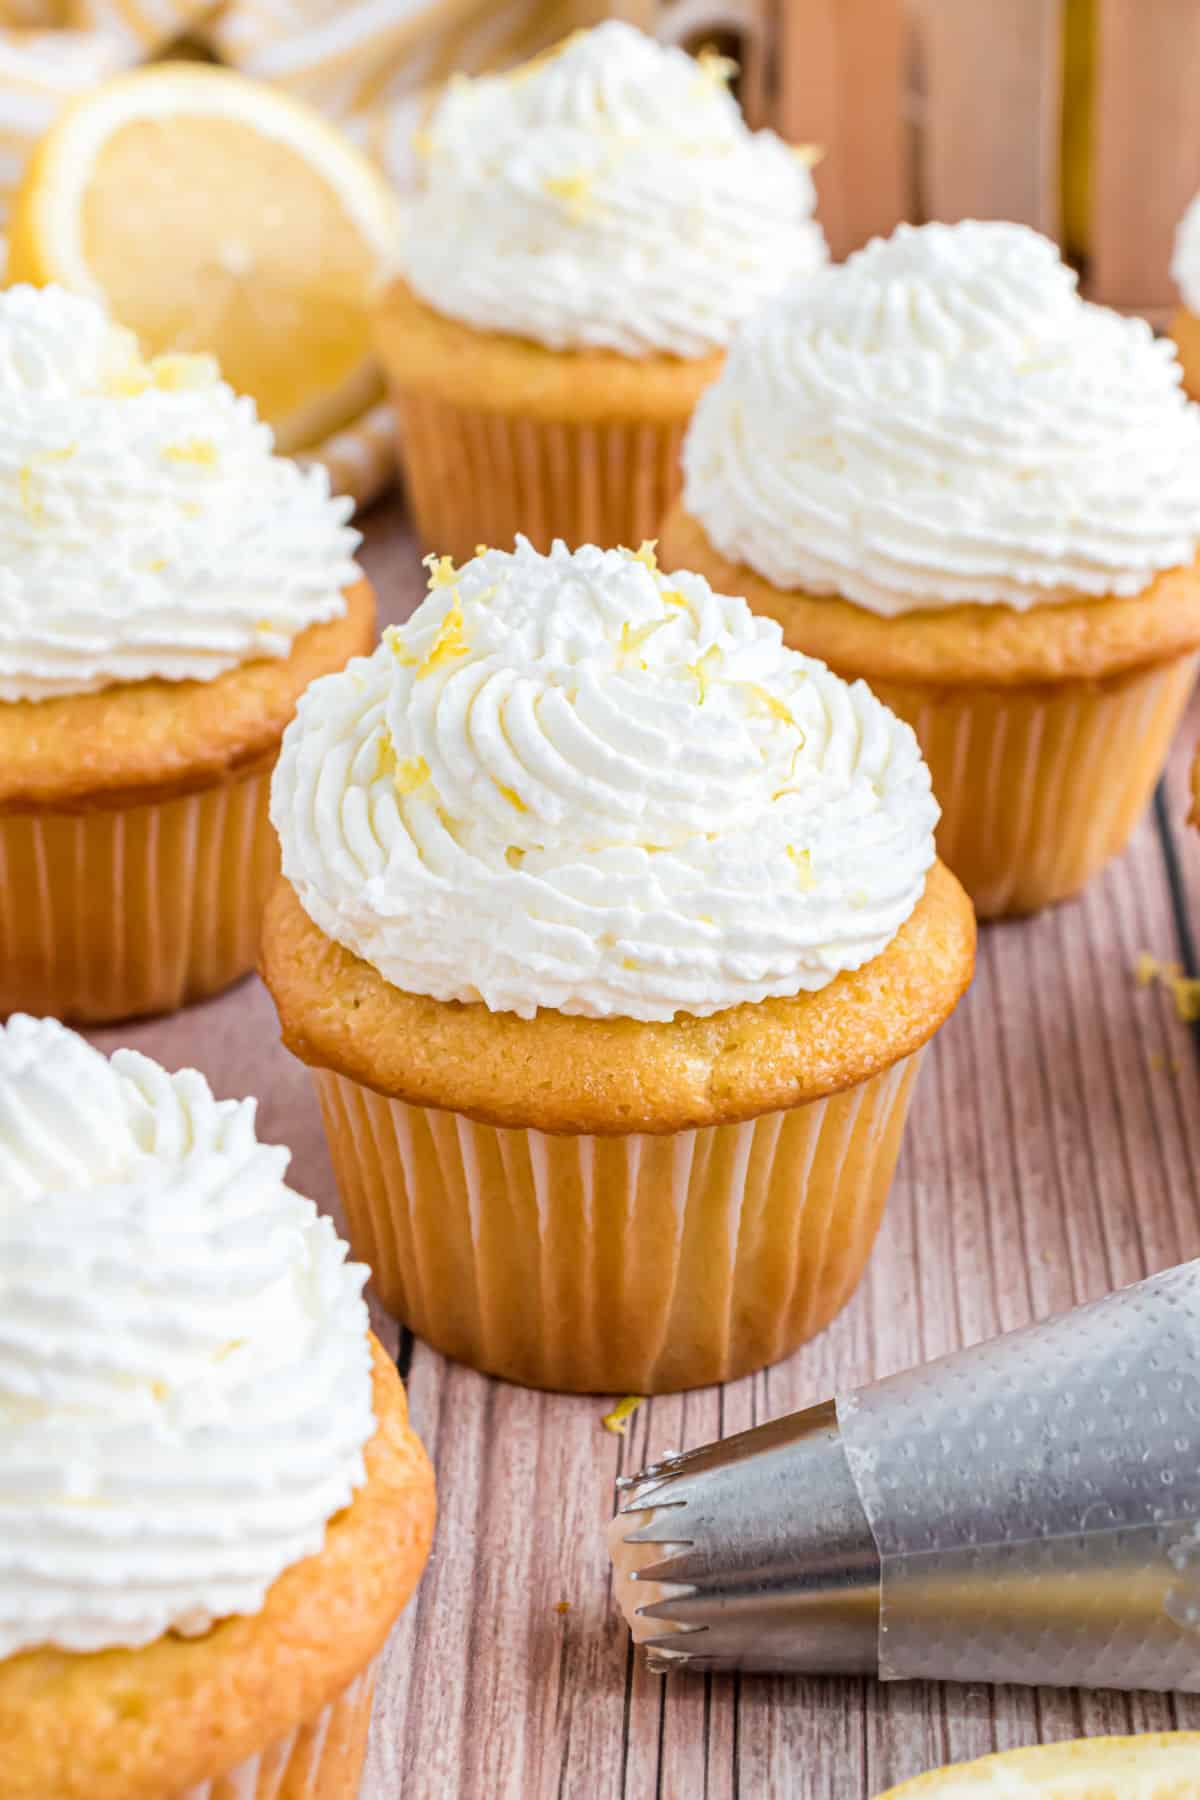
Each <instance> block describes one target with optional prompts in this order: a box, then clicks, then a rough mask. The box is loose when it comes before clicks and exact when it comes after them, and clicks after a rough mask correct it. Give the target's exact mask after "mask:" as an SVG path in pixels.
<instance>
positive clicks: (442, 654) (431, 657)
mask: <svg viewBox="0 0 1200 1800" xmlns="http://www.w3.org/2000/svg"><path fill="white" fill-rule="evenodd" d="M469 649H470V646H469V645H468V644H467V643H465V642H464V639H463V609H462V598H461V596H460V594H459V591H458V589H457V588H455V590H454V599H453V601H452V602H451V604H450V606H449V608H448V609H447V612H446V616H445V618H444V619H443V620H442V622H441V625H440V626H439V627H438V634H437V636H436V637H435V638H434V640H433V647H432V648H431V650H430V652H429V654H428V656H427V657H426V658H425V661H424V662H423V663H422V664H421V666H420V668H419V669H418V670H417V680H418V681H423V680H424V679H425V677H426V676H427V675H432V674H433V672H434V670H435V669H440V668H441V667H442V666H443V664H445V663H448V662H453V661H454V659H455V657H456V656H466V655H467V653H468V651H469Z"/></svg>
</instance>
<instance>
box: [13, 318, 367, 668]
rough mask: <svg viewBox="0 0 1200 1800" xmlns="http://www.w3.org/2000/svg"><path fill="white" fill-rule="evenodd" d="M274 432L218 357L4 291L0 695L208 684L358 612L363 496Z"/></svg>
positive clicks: (283, 652)
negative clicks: (358, 516) (337, 487)
mask: <svg viewBox="0 0 1200 1800" xmlns="http://www.w3.org/2000/svg"><path fill="white" fill-rule="evenodd" d="M272 442H273V440H272V436H271V431H270V428H269V427H268V426H266V425H264V424H262V423H261V422H260V421H259V420H258V418H257V415H256V413H255V410H254V403H253V401H251V400H249V399H246V398H244V397H243V398H239V397H238V396H237V395H235V394H234V392H233V390H232V389H231V388H229V387H227V386H226V385H225V383H224V382H223V381H221V380H220V378H219V375H218V373H217V367H216V364H215V363H214V362H213V361H212V359H211V358H209V357H199V356H164V357H158V358H156V359H155V360H154V361H153V362H150V363H146V362H143V361H142V359H141V357H140V356H139V354H138V350H137V344H136V341H135V339H134V338H133V336H132V334H131V333H129V332H127V331H125V330H123V329H121V328H120V327H117V326H114V325H112V324H110V322H109V321H108V319H107V317H106V316H105V314H104V312H103V309H102V308H101V307H99V306H98V305H97V304H96V303H95V302H94V301H92V300H87V299H83V298H81V297H79V296H77V295H74V294H67V293H64V292H63V291H62V290H61V289H56V288H44V289H37V288H31V287H15V288H10V289H9V290H8V291H7V292H6V293H0V701H7V700H39V699H43V698H46V697H47V696H50V695H55V694H79V693H86V692H89V691H92V690H95V689H97V688H103V687H108V686H111V685H113V684H114V683H118V682H135V681H143V680H146V679H148V678H149V677H152V676H158V677H161V678H162V679H164V680H167V681H207V680H210V679H211V678H212V677H213V676H216V675H219V674H221V673H223V672H224V671H225V670H226V669H232V668H234V667H235V666H236V665H237V664H239V663H243V662H246V661H249V660H251V659H253V658H257V657H280V656H286V655H287V653H288V651H289V650H290V648H291V646H292V643H293V641H294V639H295V638H296V637H297V636H298V635H299V633H300V632H302V631H304V630H305V629H306V628H307V627H308V626H309V625H313V624H316V623H317V622H318V621H320V620H324V619H332V618H337V617H338V616H339V615H340V614H341V613H342V612H344V610H345V598H344V593H343V590H344V589H345V588H346V587H347V586H348V585H349V584H350V583H351V582H352V581H353V580H354V579H355V577H356V573H357V571H356V569H355V566H354V562H353V554H354V550H355V547H356V546H357V543H358V535H357V533H355V532H354V531H352V530H350V529H349V527H348V526H347V523H346V521H347V519H348V518H349V515H350V512H351V510H352V503H351V502H350V501H349V500H347V499H333V498H332V497H331V496H330V491H329V477H328V475H327V474H326V473H325V471H324V470H323V469H319V468H313V469H309V470H306V471H301V469H300V468H299V467H298V466H297V465H296V464H295V463H293V462H290V461H288V460H287V459H286V458H284V457H281V456H276V455H275V454H274V453H273V450H272Z"/></svg>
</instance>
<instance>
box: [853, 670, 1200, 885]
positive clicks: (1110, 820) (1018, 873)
mask: <svg viewBox="0 0 1200 1800" xmlns="http://www.w3.org/2000/svg"><path fill="white" fill-rule="evenodd" d="M1196 665H1197V658H1196V657H1195V656H1184V657H1178V658H1175V659H1173V660H1172V661H1170V662H1166V663H1160V664H1158V665H1156V666H1155V667H1153V668H1149V669H1139V670H1135V671H1134V673H1133V674H1131V675H1122V676H1118V677H1115V678H1114V679H1112V680H1108V681H1086V682H1085V681H1072V682H1062V683H1058V684H1054V685H1047V686H1045V687H1021V688H1013V689H1005V688H977V687H957V688H937V687H934V686H932V685H931V686H915V685H914V686H909V685H904V686H899V685H893V684H891V683H890V682H886V681H884V682H878V683H872V686H873V687H874V688H875V691H876V693H877V694H878V695H879V697H880V699H882V700H884V701H885V702H886V703H887V705H888V706H890V707H891V708H892V709H893V711H894V712H897V713H899V714H900V716H901V718H904V719H907V720H908V722H909V724H910V725H912V727H913V728H914V730H915V731H916V734H917V736H918V738H919V739H920V741H921V749H922V750H923V751H924V754H925V760H926V761H927V762H928V764H929V769H930V773H931V775H932V776H933V791H934V793H935V794H936V795H937V798H938V800H939V801H940V803H941V807H942V820H941V824H940V825H939V827H938V834H937V846H938V854H939V856H940V857H941V858H942V861H943V862H945V863H947V864H948V865H949V867H950V868H951V869H953V871H954V873H955V874H956V875H957V876H958V879H959V880H960V881H961V882H962V884H963V886H964V887H965V888H966V890H967V892H968V894H970V896H971V899H972V900H973V901H974V902H975V909H976V911H977V912H978V914H979V916H980V917H981V918H985V919H986V918H995V917H997V916H999V915H1002V914H1013V913H1029V912H1036V911H1037V910H1038V908H1039V907H1043V906H1048V905H1050V904H1051V903H1052V902H1053V901H1055V900H1063V899H1065V898H1066V897H1067V896H1068V895H1069V894H1074V893H1076V892H1077V891H1078V890H1079V889H1080V888H1081V887H1083V886H1084V884H1085V883H1086V882H1087V881H1089V880H1090V879H1091V877H1092V876H1093V875H1094V874H1096V872H1097V871H1098V870H1099V869H1101V868H1102V867H1103V865H1104V864H1105V863H1106V862H1107V861H1108V860H1109V858H1110V857H1113V856H1116V855H1117V854H1118V853H1119V852H1120V851H1121V850H1123V849H1124V848H1125V845H1126V843H1127V842H1128V841H1129V835H1130V833H1131V832H1132V830H1133V827H1134V825H1135V824H1136V823H1137V820H1138V818H1139V816H1140V815H1141V813H1142V811H1143V809H1144V808H1145V806H1146V804H1147V802H1148V800H1149V799H1150V795H1151V793H1152V792H1153V789H1154V784H1155V782H1156V781H1157V780H1158V778H1159V776H1160V775H1161V774H1162V771H1163V767H1164V765H1165V763H1166V759H1167V751H1168V748H1169V746H1170V742H1171V738H1172V737H1173V735H1174V733H1175V730H1176V727H1177V726H1178V724H1179V722H1180V719H1181V717H1182V715H1183V710H1184V708H1185V706H1186V705H1187V701H1188V696H1189V695H1190V693H1191V690H1192V684H1193V682H1194V680H1195V674H1196Z"/></svg>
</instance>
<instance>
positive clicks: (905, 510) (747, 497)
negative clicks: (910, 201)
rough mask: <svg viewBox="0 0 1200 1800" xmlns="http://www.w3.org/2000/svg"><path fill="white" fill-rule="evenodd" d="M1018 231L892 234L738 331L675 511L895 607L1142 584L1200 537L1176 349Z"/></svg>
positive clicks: (839, 590)
mask: <svg viewBox="0 0 1200 1800" xmlns="http://www.w3.org/2000/svg"><path fill="white" fill-rule="evenodd" d="M1075 286H1076V277H1075V274H1074V272H1073V271H1072V270H1070V269H1068V268H1067V267H1066V266H1065V265H1064V264H1063V263H1062V261H1061V260H1060V258H1059V255H1058V251H1057V249H1056V247H1055V246H1054V245H1053V244H1051V243H1050V242H1049V241H1048V240H1047V239H1045V238H1042V237H1040V236H1039V235H1038V234H1037V233H1036V232H1033V231H1031V230H1029V229H1028V228H1027V227H1025V226H1021V225H1008V224H999V223H980V222H977V221H966V222H964V223H962V224H959V225H942V224H933V225H923V226H919V227H914V226H905V225H901V226H899V227H898V228H897V230H896V231H895V232H894V233H893V235H892V236H891V237H890V238H888V239H875V240H874V241H873V242H872V243H870V244H868V245H867V246H866V247H865V248H864V249H862V250H860V251H857V252H856V253H855V254H854V255H853V256H851V257H850V258H849V259H848V260H847V261H846V262H845V263H844V264H841V265H839V266H838V267H836V268H829V269H825V270H821V271H818V272H817V273H816V274H815V275H814V276H812V277H810V278H809V279H808V280H807V281H806V282H803V283H795V284H793V285H792V286H791V287H790V288H789V289H788V290H787V291H786V292H784V293H782V294H780V295H779V296H777V297H776V298H775V300H774V301H773V302H771V303H769V304H768V305H766V306H765V307H764V308H763V309H762V310H761V312H760V313H759V314H758V315H757V316H756V317H755V318H754V319H753V320H752V321H751V322H750V323H749V324H748V325H747V326H746V327H745V328H744V330H743V331H742V332H741V334H740V335H739V337H738V339H737V340H736V342H735V343H734V345H733V347H732V349H731V351H730V354H729V357H728V359H727V362H726V366H725V369H724V371H723V373H722V374H721V376H720V377H719V378H718V380H717V381H716V382H715V383H714V384H713V385H712V387H710V388H709V389H708V390H707V391H706V392H705V394H704V395H702V397H701V400H700V403H699V406H698V408H697V410H696V413H695V415H694V417H693V421H692V424H691V427H690V429H689V433H688V437H687V440H686V444H685V450H684V470H685V482H684V505H685V506H686V508H687V510H688V511H689V513H691V514H692V516H693V517H694V518H696V519H697V520H699V522H700V523H701V524H702V525H703V527H704V529H705V531H706V532H707V534H708V536H709V537H710V539H711V540H712V542H713V543H714V544H715V545H716V546H717V548H718V549H719V550H721V551H722V552H723V554H725V555H726V556H729V557H731V558H733V559H734V560H738V561H742V562H745V563H748V564H749V565H750V566H751V567H752V568H754V569H756V570H757V571H758V572H759V573H760V574H762V575H764V576H766V578H767V579H768V580H769V581H771V582H773V583H774V584H775V585H776V586H777V587H781V588H784V589H800V590H804V591H807V592H809V593H814V594H838V595H841V596H842V597H844V598H845V599H848V600H852V601H855V602H856V603H857V604H858V605H860V606H863V607H867V608H870V609H871V610H872V611H875V612H878V613H883V614H898V613H903V612H906V611H910V610H914V609H920V608H928V607H935V606H942V605H957V604H961V603H977V602H983V603H988V602H997V603H1003V604H1007V605H1009V606H1012V607H1016V608H1025V607H1030V606H1034V605H1038V604H1041V603H1045V602H1053V601H1056V600H1067V599H1073V598H1078V597H1079V596H1080V595H1103V594H1120V595H1130V594H1137V593H1140V592H1141V591H1142V590H1143V589H1144V588H1146V587H1147V586H1148V585H1149V583H1150V582H1151V581H1152V580H1153V579H1154V576H1155V575H1156V574H1157V573H1158V572H1159V571H1160V570H1163V569H1167V568H1172V567H1175V566H1178V565H1180V564H1184V563H1188V562H1190V561H1191V560H1192V558H1193V557H1194V556H1195V554H1196V550H1197V545H1198V544H1200V412H1198V411H1197V409H1196V408H1195V407H1194V406H1192V405H1191V404H1190V403H1189V402H1188V401H1187V399H1186V397H1185V396H1184V394H1183V391H1182V389H1181V387H1180V372H1179V367H1178V364H1177V362H1176V361H1175V358H1174V355H1173V352H1172V348H1171V346H1170V344H1169V343H1166V342H1160V341H1156V340H1155V338H1154V336H1153V334H1152V332H1151V330H1150V327H1149V326H1148V325H1147V324H1146V323H1145V321H1144V320H1141V319H1131V318H1122V317H1120V316H1119V315H1118V314H1116V313H1113V312H1110V311H1108V310H1107V309H1105V308H1102V307H1098V306H1092V305H1089V304H1087V303H1086V302H1084V301H1082V300H1081V299H1080V298H1079V297H1078V295H1077V293H1076V291H1075Z"/></svg>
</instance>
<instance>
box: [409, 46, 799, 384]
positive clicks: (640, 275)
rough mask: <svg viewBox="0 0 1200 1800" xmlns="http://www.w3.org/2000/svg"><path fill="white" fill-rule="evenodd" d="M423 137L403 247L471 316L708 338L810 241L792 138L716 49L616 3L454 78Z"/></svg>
mask: <svg viewBox="0 0 1200 1800" xmlns="http://www.w3.org/2000/svg"><path fill="white" fill-rule="evenodd" d="M423 145H424V151H425V171H424V182H423V186H422V189H421V191H420V192H419V194H418V197H417V199H416V202H415V205H414V207H413V208H412V211H411V215H410V227H409V230H408V232H407V234H406V238H405V242H404V245H403V247H402V253H401V265H402V267H403V269H404V273H405V275H406V277H407V279H408V281H409V283H410V285H411V286H412V287H413V288H414V290H415V291H416V292H417V293H418V294H419V295H420V296H421V297H422V299H424V300H425V301H427V303H428V304H429V305H430V306H432V307H434V308H435V309H436V310H437V311H439V312H442V313H445V314H448V315H449V316H450V317H452V318H456V319H460V320H462V321H464V322H465V323H466V324H469V325H473V326H475V327H477V328H479V329H481V330H485V331H501V332H507V333H511V334H515V335H517V336H521V337H527V338H533V339H535V340H537V341H538V342H540V343H542V344H545V345H548V346H549V347H550V348H551V349H555V350H563V349H579V348H600V349H610V350H616V351H620V352H621V353H623V354H625V355H629V356H645V355H651V354H654V353H668V354H674V355H677V356H685V357H695V356H703V355H706V354H708V353H709V352H711V351H714V350H719V349H722V348H723V347H724V346H725V344H726V343H727V342H728V340H729V337H730V333H731V331H732V329H733V327H734V326H735V325H736V324H737V322H738V321H739V320H740V319H742V318H744V317H746V315H747V314H748V313H749V311H750V310H751V309H752V308H753V307H754V306H755V305H756V304H757V303H758V301H759V300H761V299H762V298H763V297H764V296H765V295H766V294H768V293H770V292H772V291H773V290H774V289H775V288H777V287H779V286H780V285H781V284H782V283H783V282H785V281H786V280H787V279H788V278H789V277H790V276H793V275H797V274H800V273H801V272H803V271H805V270H808V269H813V268H816V267H817V266H818V265H819V264H820V263H821V262H823V261H824V258H825V241H824V237H823V235H822V233H821V229H820V226H819V225H817V224H816V223H815V221H814V219H813V217H812V213H813V208H814V206H815V204H816V194H815V190H814V188H813V183H812V177H811V175H810V174H809V170H808V166H807V163H806V161H805V159H804V156H803V153H798V152H796V151H795V150H793V149H792V148H790V147H789V146H788V145H786V144H784V143H783V142H782V140H781V139H779V138H778V137H776V136H775V134H774V133H773V132H769V131H760V132H751V131H750V130H749V129H748V127H747V126H746V125H745V123H744V121H743V119H742V116H741V113H740V111H739V109H738V107H737V104H736V102H735V101H734V99H733V97H732V95H731V94H730V93H729V92H728V90H727V88H726V84H725V79H724V67H723V65H722V64H721V62H720V59H709V60H707V61H701V62H697V61H695V60H694V59H693V58H692V57H690V56H687V55H686V54H685V53H684V52H683V51H682V50H676V49H671V48H664V47H663V46H661V45H659V44H657V43H655V42H654V40H653V39H651V38H649V37H647V36H645V35H644V34H643V33H642V32H640V31H637V30H635V29H634V28H633V27H632V26H630V25H626V24H624V23H622V22H620V21H618V20H610V21H609V22H607V23H605V24H602V25H598V26H596V27H595V28H594V29H593V30H591V31H581V32H577V33H576V34H575V35H574V36H573V37H571V38H569V39H567V41H566V43H565V44H564V45H563V46H562V47H561V48H560V49H559V50H558V51H557V52H554V53H552V54H550V55H549V56H546V57H542V58H539V59H537V60H535V61H534V62H533V63H530V64H528V65H526V66H525V67H524V68H522V69H518V70H517V71H516V72H515V73H514V74H510V75H491V76H482V77H480V78H478V79H476V80H474V81H468V80H466V79H462V80H459V81H455V82H453V83H452V84H451V86H450V88H449V89H448V91H447V92H446V94H445V96H444V97H443V99H442V100H441V102H440V103H439V105H438V107H437V109H436V111H435V112H434V114H433V117H432V119H431V121H430V124H429V127H428V129H427V131H426V132H425V133H424V134H423Z"/></svg>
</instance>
